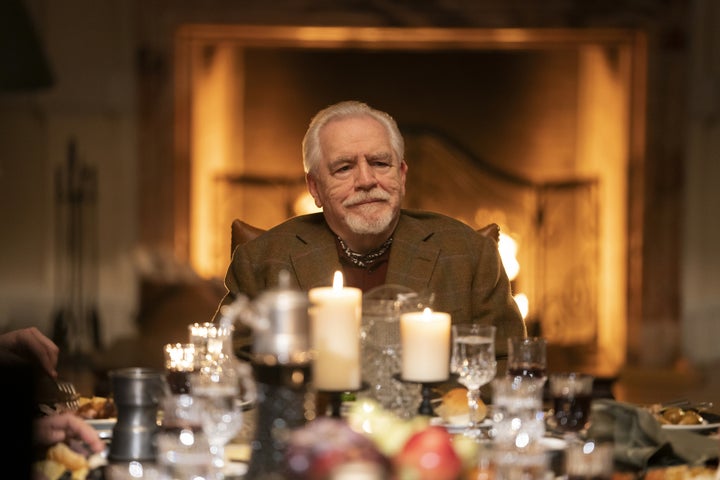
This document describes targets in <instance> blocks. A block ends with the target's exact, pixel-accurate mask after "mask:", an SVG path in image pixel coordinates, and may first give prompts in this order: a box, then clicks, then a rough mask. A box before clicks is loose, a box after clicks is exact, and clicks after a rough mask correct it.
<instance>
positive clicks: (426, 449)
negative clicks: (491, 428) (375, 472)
mask: <svg viewBox="0 0 720 480" xmlns="http://www.w3.org/2000/svg"><path fill="white" fill-rule="evenodd" d="M394 462H395V469H396V471H397V474H398V478H400V479H403V478H412V479H416V480H456V479H457V478H459V477H460V474H461V473H462V462H461V461H460V457H458V455H457V453H456V452H455V449H454V448H453V444H452V437H451V436H450V434H449V433H448V431H447V430H446V429H445V428H443V427H440V426H437V425H434V426H430V427H427V428H425V429H424V430H420V431H419V432H416V433H415V434H413V435H412V436H411V437H410V438H409V439H408V441H407V442H406V443H405V446H404V447H403V449H402V450H401V451H400V453H399V454H397V455H396V456H395V458H394Z"/></svg>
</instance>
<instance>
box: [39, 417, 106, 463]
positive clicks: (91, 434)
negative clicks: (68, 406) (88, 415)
mask: <svg viewBox="0 0 720 480" xmlns="http://www.w3.org/2000/svg"><path fill="white" fill-rule="evenodd" d="M34 431H35V443H36V444H38V445H41V446H51V445H54V444H56V443H58V442H65V443H67V440H70V439H72V438H78V439H80V440H82V441H83V442H85V444H87V446H88V447H90V449H91V450H92V451H93V453H99V452H102V451H103V450H104V449H105V442H103V441H102V439H101V438H100V437H99V436H98V433H97V431H96V430H95V429H94V428H93V427H92V425H90V424H89V423H87V422H86V421H85V420H83V419H82V418H80V417H78V416H76V415H74V414H72V413H69V412H68V413H60V414H57V415H47V416H45V417H41V418H38V419H36V420H35V424H34Z"/></svg>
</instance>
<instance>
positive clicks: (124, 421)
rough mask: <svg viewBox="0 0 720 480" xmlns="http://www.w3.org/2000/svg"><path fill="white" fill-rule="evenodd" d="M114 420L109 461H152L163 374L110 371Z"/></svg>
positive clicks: (138, 369)
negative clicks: (115, 408)
mask: <svg viewBox="0 0 720 480" xmlns="http://www.w3.org/2000/svg"><path fill="white" fill-rule="evenodd" d="M110 381H111V383H112V390H113V398H114V400H115V405H116V407H117V412H118V417H117V423H116V424H115V427H114V428H113V437H112V442H111V444H110V453H109V459H110V460H111V461H143V460H145V461H154V460H155V454H156V448H155V435H156V434H157V431H158V425H157V412H158V405H159V403H160V400H161V399H162V397H163V395H164V389H165V384H164V379H163V373H162V372H161V371H159V370H154V369H150V368H123V369H119V370H113V371H111V372H110Z"/></svg>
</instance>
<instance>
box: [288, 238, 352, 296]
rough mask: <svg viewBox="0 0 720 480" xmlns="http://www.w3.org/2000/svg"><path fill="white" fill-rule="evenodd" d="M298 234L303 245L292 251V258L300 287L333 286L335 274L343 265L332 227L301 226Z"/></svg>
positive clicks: (307, 288)
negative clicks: (339, 257)
mask: <svg viewBox="0 0 720 480" xmlns="http://www.w3.org/2000/svg"><path fill="white" fill-rule="evenodd" d="M296 236H297V239H298V241H299V242H301V244H303V247H302V248H298V249H296V250H295V251H294V252H292V253H291V254H290V258H291V261H292V263H293V268H294V269H295V272H296V273H297V276H298V285H299V286H300V289H302V290H304V291H307V290H309V289H311V288H314V287H328V286H331V285H332V282H333V274H334V273H335V271H336V270H341V269H342V267H341V266H340V260H339V259H338V255H337V248H336V247H335V238H334V237H333V234H332V232H331V231H330V229H328V228H321V229H318V228H301V229H298V231H297V234H296Z"/></svg>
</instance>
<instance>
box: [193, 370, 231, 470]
mask: <svg viewBox="0 0 720 480" xmlns="http://www.w3.org/2000/svg"><path fill="white" fill-rule="evenodd" d="M190 383H191V391H192V396H193V398H194V399H196V400H197V401H199V402H200V405H201V413H200V420H201V424H202V429H203V431H204V432H205V435H206V437H207V441H208V444H209V445H210V453H211V454H212V458H213V460H212V464H213V467H214V470H215V478H216V479H222V478H224V476H223V469H224V467H225V445H226V444H227V443H228V442H229V441H230V440H232V439H233V438H234V437H235V436H236V435H237V434H238V433H239V432H240V429H241V427H242V422H243V411H242V406H241V403H240V402H238V397H239V396H240V380H239V378H238V373H237V370H236V369H235V366H234V365H233V364H232V362H217V363H213V364H212V365H203V367H202V368H201V369H200V371H199V372H197V373H195V374H193V375H192V376H191V379H190Z"/></svg>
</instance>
